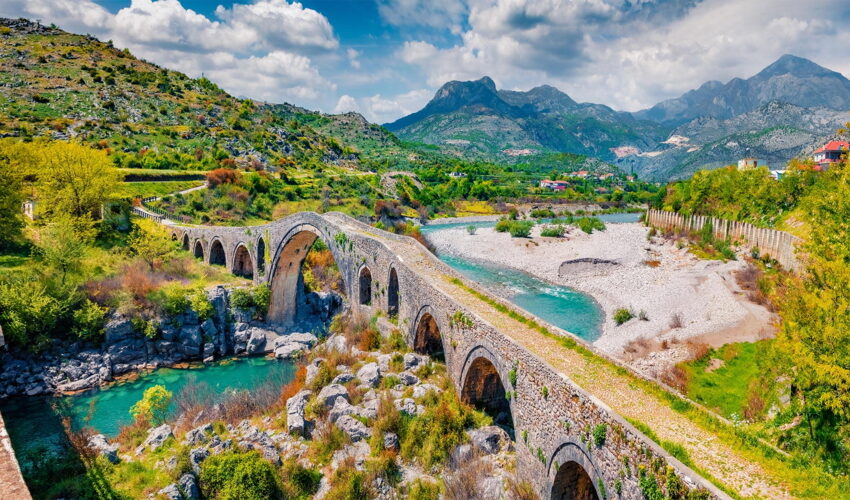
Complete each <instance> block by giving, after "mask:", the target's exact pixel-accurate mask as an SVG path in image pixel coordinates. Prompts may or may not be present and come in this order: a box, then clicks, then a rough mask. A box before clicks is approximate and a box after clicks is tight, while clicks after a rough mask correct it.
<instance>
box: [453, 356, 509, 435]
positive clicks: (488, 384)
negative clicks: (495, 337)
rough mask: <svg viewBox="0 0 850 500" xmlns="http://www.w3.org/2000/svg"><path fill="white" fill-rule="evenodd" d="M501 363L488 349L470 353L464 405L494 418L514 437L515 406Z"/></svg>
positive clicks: (466, 364)
mask: <svg viewBox="0 0 850 500" xmlns="http://www.w3.org/2000/svg"><path fill="white" fill-rule="evenodd" d="M496 363H497V360H496V358H495V357H494V356H493V354H492V353H491V352H490V351H489V350H488V349H486V348H484V347H481V346H478V347H476V348H474V349H473V350H472V351H470V353H469V355H468V356H467V358H466V362H465V363H464V369H463V372H462V378H463V380H462V385H461V392H460V396H461V399H462V400H463V402H465V403H468V404H471V405H473V406H475V407H476V408H477V409H479V410H483V411H484V413H486V414H488V415H490V416H491V417H492V418H493V422H494V423H495V424H497V425H499V426H501V427H504V428H505V429H506V430H507V431H508V432H509V433H510V434H511V436H513V430H514V422H513V416H512V415H511V403H510V401H508V398H507V389H506V387H505V384H504V382H502V376H501V375H500V374H499V369H498V368H496Z"/></svg>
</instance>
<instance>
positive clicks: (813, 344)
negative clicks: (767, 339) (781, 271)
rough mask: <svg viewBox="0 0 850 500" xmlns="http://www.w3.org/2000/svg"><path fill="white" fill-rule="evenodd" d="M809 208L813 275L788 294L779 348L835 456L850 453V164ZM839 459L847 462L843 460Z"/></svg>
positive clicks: (813, 426) (814, 431) (838, 169)
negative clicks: (849, 222) (849, 221)
mask: <svg viewBox="0 0 850 500" xmlns="http://www.w3.org/2000/svg"><path fill="white" fill-rule="evenodd" d="M822 176H823V178H822V181H823V182H822V185H821V188H819V189H817V190H816V192H813V193H812V194H811V195H810V196H807V197H806V200H805V201H804V202H803V203H802V208H803V211H804V212H805V217H806V219H807V220H808V222H809V225H810V227H811V232H810V235H809V238H808V240H807V241H806V243H805V245H804V247H803V251H804V254H805V261H806V267H807V269H806V272H805V273H804V275H803V276H802V277H801V278H791V279H789V283H788V286H787V290H786V293H785V295H784V297H783V300H782V304H781V310H780V314H781V316H782V319H783V324H782V329H781V332H780V334H779V339H778V340H779V342H778V347H779V348H780V350H781V351H782V352H783V353H784V354H785V355H786V356H785V357H786V359H787V361H788V363H789V364H791V365H792V366H793V370H792V371H791V373H793V376H794V386H795V387H796V389H797V390H798V391H799V393H800V394H801V395H802V397H801V398H798V402H799V403H800V405H801V406H802V413H803V415H804V417H805V424H806V428H807V430H808V433H809V437H810V438H811V439H812V440H813V441H815V442H816V443H817V444H818V445H819V446H820V447H821V448H822V450H823V451H824V452H825V453H827V455H828V456H832V457H842V456H843V457H844V466H845V467H846V465H847V463H846V457H847V454H848V452H850V226H848V222H847V221H848V220H850V165H848V162H847V161H844V162H842V163H841V164H840V165H836V166H834V167H832V168H831V169H830V170H829V171H828V172H825V173H823V174H822ZM839 461H841V459H840V458H839Z"/></svg>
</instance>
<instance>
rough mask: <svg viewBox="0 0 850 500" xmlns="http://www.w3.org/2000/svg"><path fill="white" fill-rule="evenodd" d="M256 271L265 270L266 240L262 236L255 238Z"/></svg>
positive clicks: (260, 272)
mask: <svg viewBox="0 0 850 500" xmlns="http://www.w3.org/2000/svg"><path fill="white" fill-rule="evenodd" d="M257 272H258V273H259V274H263V273H265V272H266V240H265V239H263V238H262V237H260V238H259V239H258V240H257Z"/></svg>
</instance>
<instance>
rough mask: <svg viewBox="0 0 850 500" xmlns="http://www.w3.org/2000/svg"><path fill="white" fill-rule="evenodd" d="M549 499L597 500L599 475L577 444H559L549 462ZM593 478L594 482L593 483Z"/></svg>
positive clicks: (585, 453)
mask: <svg viewBox="0 0 850 500" xmlns="http://www.w3.org/2000/svg"><path fill="white" fill-rule="evenodd" d="M548 475H549V484H550V485H551V487H550V488H547V489H548V490H549V498H550V499H552V500H599V499H600V498H603V497H602V496H601V495H600V494H599V492H598V491H597V490H596V488H597V486H596V485H597V483H599V482H600V475H599V472H598V470H597V469H596V466H595V465H594V464H593V462H592V461H591V459H590V456H589V455H588V454H587V452H586V451H585V450H583V449H582V448H581V446H579V445H578V444H576V443H574V442H572V441H568V442H565V443H563V444H561V445H560V446H559V447H558V448H557V449H556V450H555V452H554V453H553V454H552V457H551V459H550V460H549V470H548ZM594 478H596V480H595V481H594Z"/></svg>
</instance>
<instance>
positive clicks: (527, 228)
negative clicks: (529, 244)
mask: <svg viewBox="0 0 850 500" xmlns="http://www.w3.org/2000/svg"><path fill="white" fill-rule="evenodd" d="M532 227H534V223H533V222H531V221H514V222H512V223H511V227H510V229H508V231H509V232H510V233H511V237H512V238H528V237H529V236H530V235H531V228H532Z"/></svg>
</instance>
